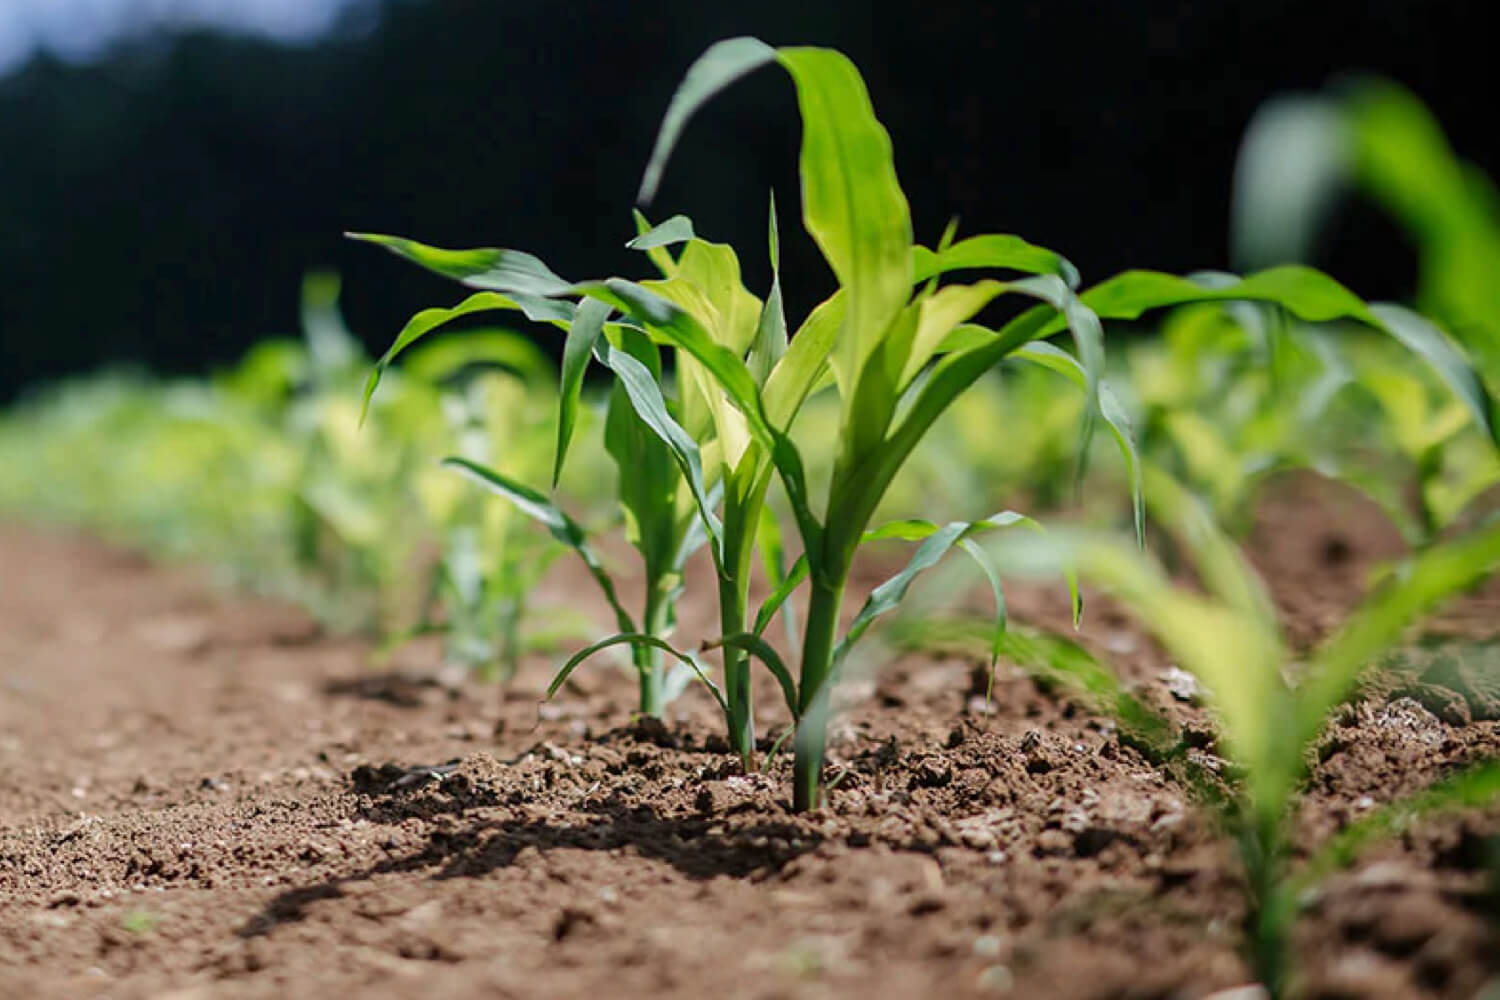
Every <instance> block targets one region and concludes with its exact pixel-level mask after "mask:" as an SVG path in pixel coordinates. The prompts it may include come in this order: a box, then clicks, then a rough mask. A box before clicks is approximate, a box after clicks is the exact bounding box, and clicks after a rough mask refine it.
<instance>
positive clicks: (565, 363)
mask: <svg viewBox="0 0 1500 1000" xmlns="http://www.w3.org/2000/svg"><path fill="white" fill-rule="evenodd" d="M609 314H610V308H609V305H608V304H607V303H604V302H600V301H598V300H597V299H586V300H584V301H583V302H582V303H580V304H579V306H578V312H577V314H576V315H575V316H574V318H573V324H572V326H571V327H569V328H568V338H567V340H566V341H564V342H563V356H562V373H561V378H560V384H559V386H558V395H557V452H556V455H555V456H554V458H553V460H552V488H553V489H554V490H555V489H557V481H558V480H559V479H560V478H562V470H563V462H564V460H565V459H566V458H567V454H568V444H569V443H570V442H571V441H572V440H573V428H574V427H575V426H576V425H577V423H578V402H579V397H580V396H581V395H582V393H583V375H584V372H585V370H587V368H588V364H589V356H590V355H591V354H592V353H593V351H594V345H595V344H596V343H597V342H598V340H599V335H600V334H601V333H602V332H603V330H604V321H605V320H606V319H608V318H609Z"/></svg>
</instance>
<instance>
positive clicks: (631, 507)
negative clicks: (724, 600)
mask: <svg viewBox="0 0 1500 1000" xmlns="http://www.w3.org/2000/svg"><path fill="white" fill-rule="evenodd" d="M350 235H351V237H352V238H355V239H360V240H364V241H366V242H370V243H374V244H376V245H379V246H383V247H385V248H386V249H388V250H390V251H391V252H392V253H394V254H396V255H397V256H400V257H403V258H405V259H408V260H411V261H413V262H415V263H417V264H420V265H422V266H423V267H426V268H427V269H429V270H431V271H434V272H436V273H438V274H441V275H443V276H445V277H449V278H452V279H454V280H456V281H459V282H461V283H463V284H465V285H468V286H470V287H474V288H479V289H483V290H482V291H479V292H476V293H475V294H473V295H470V296H469V297H468V298H466V299H464V300H463V301H462V302H460V303H459V304H458V305H456V306H453V307H452V308H446V309H442V308H435V309H424V310H423V311H421V312H419V313H417V314H416V315H415V316H413V317H412V318H411V320H409V321H408V322H407V324H406V325H405V326H404V327H403V328H402V330H401V331H400V332H399V333H398V334H397V336H396V338H395V341H394V342H393V343H392V345H391V347H390V348H389V349H388V350H387V351H386V353H385V354H384V355H383V356H382V357H381V358H380V359H379V360H378V361H377V362H376V363H375V366H374V369H373V370H372V371H371V373H370V375H369V378H368V380H367V382H366V386H365V408H366V411H368V409H369V407H370V403H371V400H372V399H373V398H374V394H375V390H376V388H377V387H378V385H379V384H380V381H381V378H382V376H383V374H384V373H385V371H386V369H387V368H389V366H390V365H391V364H392V362H394V361H395V360H396V358H397V357H399V356H400V355H401V354H402V353H403V352H405V351H406V350H407V349H408V348H410V347H411V346H412V345H413V344H415V343H416V342H417V341H419V340H421V339H422V338H423V337H426V336H427V335H428V334H430V333H432V332H433V331H435V330H438V329H440V328H441V327H443V326H445V325H446V324H448V323H450V322H452V321H454V320H457V319H461V318H463V317H467V316H471V315H475V314H478V313H483V312H493V311H505V310H508V311H519V312H521V313H522V314H523V315H525V316H526V317H527V318H528V319H530V320H532V321H535V322H542V323H547V324H550V325H553V326H555V327H557V328H558V329H561V330H563V331H564V332H565V333H566V335H567V340H566V344H565V346H564V351H563V363H562V370H561V375H560V382H561V399H562V401H563V402H562V404H561V406H560V407H559V411H558V420H557V432H556V450H555V455H556V457H555V461H554V463H553V474H552V484H553V487H554V488H555V487H556V486H557V483H558V479H559V477H560V476H561V473H562V467H563V459H564V456H565V455H566V452H567V449H568V446H569V443H570V442H571V440H572V438H573V434H574V431H575V428H576V426H577V423H578V419H579V407H580V405H581V393H582V387H583V376H584V367H585V365H586V363H587V360H588V356H589V354H590V353H591V352H597V353H599V354H600V355H601V357H602V358H604V359H607V362H608V363H610V364H611V366H612V367H614V366H618V367H619V368H623V369H625V370H626V371H628V372H629V373H630V375H631V378H630V379H628V380H627V379H623V378H622V379H620V380H619V381H618V382H617V383H616V385H615V386H614V388H613V390H612V391H611V394H610V398H609V403H608V408H607V413H606V417H605V427H604V441H605V449H606V451H607V452H608V453H609V456H610V458H611V459H612V460H613V462H614V463H615V465H616V467H617V469H618V472H619V477H618V499H619V505H620V509H621V511H622V513H623V515H624V518H625V525H626V535H627V537H628V539H629V541H630V543H631V545H632V546H633V547H634V548H635V549H636V551H637V552H638V553H639V555H640V557H641V562H642V566H643V574H642V576H643V578H644V579H643V590H644V596H643V607H642V611H641V616H640V619H639V624H637V619H635V618H634V617H632V615H631V614H630V612H629V611H627V610H626V608H625V606H624V604H623V603H622V602H621V599H620V595H619V588H617V586H616V584H615V580H614V577H613V576H612V575H611V574H610V572H609V570H608V569H607V568H606V566H605V564H604V562H603V561H602V559H601V558H600V557H599V555H598V553H597V552H596V551H595V548H594V546H593V544H592V543H591V542H590V541H589V537H588V532H587V531H586V530H585V529H584V528H583V526H582V525H581V524H579V522H578V521H576V520H575V519H574V518H573V517H571V516H570V515H569V514H568V513H567V512H566V511H565V510H564V509H563V508H562V506H561V505H560V504H559V503H558V502H557V501H556V500H555V499H554V498H552V497H550V496H548V495H547V494H546V493H544V492H542V491H541V490H538V489H536V488H535V487H533V486H531V485H530V484H528V483H527V482H525V481H523V480H522V479H520V478H517V477H516V476H515V475H513V474H511V472H509V471H506V472H502V471H500V470H497V469H495V468H493V467H492V466H491V465H489V464H486V463H485V462H482V461H478V460H475V459H474V458H471V457H465V456H463V455H456V456H450V457H449V458H446V459H444V460H443V465H444V466H446V467H447V468H449V469H451V470H454V471H456V472H458V473H460V474H462V475H464V476H467V477H468V478H469V479H471V480H473V481H474V482H476V483H478V484H479V485H480V486H482V487H484V488H485V489H487V490H489V491H490V492H492V493H494V494H495V495H497V496H500V497H502V498H504V499H505V500H507V501H509V502H510V503H511V504H513V505H514V506H515V508H516V509H517V510H519V511H520V512H521V513H523V514H525V515H526V516H528V517H530V518H532V519H533V520H535V521H537V522H539V523H541V524H542V525H544V526H545V527H546V528H547V530H548V531H549V532H550V533H551V535H552V537H553V538H554V539H556V540H557V541H558V542H560V543H562V544H563V545H564V546H566V547H567V548H569V549H571V550H572V551H573V552H574V553H575V554H576V555H577V556H578V557H579V558H580V559H581V560H582V562H583V563H584V565H585V566H586V567H587V569H588V571H589V574H590V575H591V576H592V578H593V579H594V581H595V582H596V583H597V584H598V586H599V588H600V590H601V592H602V593H603V595H604V598H605V600H606V601H607V602H608V604H609V607H610V610H611V611H612V612H613V615H614V619H615V626H616V628H617V630H618V632H617V634H618V635H621V636H628V637H630V645H631V664H632V666H633V668H634V669H635V672H636V675H637V681H638V691H639V709H640V712H641V714H642V715H647V716H653V717H657V718H660V717H662V716H663V714H664V711H665V707H666V705H667V704H668V703H669V702H670V701H671V700H672V699H673V698H675V697H676V696H677V695H678V694H680V693H681V691H682V690H683V689H684V688H685V687H686V685H687V683H688V682H689V681H690V680H691V679H692V677H693V676H694V673H695V672H699V673H701V670H700V666H699V663H698V661H697V660H696V659H695V658H684V657H678V659H679V661H680V662H679V663H676V664H674V665H673V667H672V669H670V670H668V669H667V667H666V664H665V662H664V656H663V654H664V652H667V651H671V646H670V645H669V644H668V643H667V637H668V636H669V635H670V634H671V632H672V629H673V627H674V626H675V624H676V603H677V599H678V597H679V596H680V594H681V592H682V586H683V569H684V566H685V564H686V563H687V560H688V559H689V557H691V556H692V554H693V553H694V552H696V551H697V550H698V549H699V548H701V547H702V546H703V544H704V543H705V542H706V541H707V540H708V538H709V534H708V532H707V531H706V530H705V525H706V524H707V523H709V522H708V520H707V519H706V518H701V517H700V515H701V514H702V512H703V511H705V510H707V509H709V505H710V498H709V495H708V493H707V491H706V488H705V487H704V485H703V481H702V476H701V471H699V470H690V469H689V468H688V467H687V466H685V465H683V464H680V463H679V460H678V454H677V452H676V451H675V450H674V449H673V448H672V447H671V445H670V444H669V443H668V442H667V441H666V440H664V439H663V437H662V436H660V435H659V434H658V432H657V429H656V427H655V426H653V425H652V423H651V422H650V421H652V420H656V421H658V422H659V421H661V420H666V421H667V422H668V423H669V424H670V426H672V427H674V428H675V427H678V425H677V424H676V422H675V420H674V419H673V417H672V415H671V414H670V412H669V411H668V404H667V402H666V400H665V399H664V398H663V397H662V395H661V392H660V389H659V383H660V381H661V377H662V367H661V366H662V360H661V352H660V350H659V348H658V346H657V344H656V343H654V342H653V341H652V340H651V339H650V338H649V337H648V336H647V335H646V334H645V332H644V331H643V330H642V329H641V328H640V327H639V326H631V325H626V324H622V323H618V322H616V323H608V322H607V321H608V320H609V316H610V313H611V310H610V308H609V307H608V306H607V305H605V304H604V303H602V302H599V301H596V300H586V301H583V302H581V303H575V302H571V301H562V300H560V299H559V298H558V296H560V295H561V294H563V293H564V292H565V291H567V290H568V289H570V288H571V286H570V285H569V284H568V283H567V282H564V281H563V280H562V279H561V278H558V277H557V276H556V275H555V274H553V273H552V271H551V270H550V269H549V268H547V266H546V265H545V264H543V263H542V262H541V261H540V260H538V259H537V258H535V257H533V256H531V255H530V254H525V253H521V252H519V251H512V250H467V251H453V250H440V249H438V248H435V247H428V246H425V245H423V244H420V243H416V242H413V241H411V240H406V239H402V238H400V237H392V236H381V235H375V234H364V233H356V234H350ZM606 328H607V329H608V336H607V337H606V336H605V331H606ZM640 392H645V393H648V394H650V395H652V400H651V404H650V405H647V406H643V407H642V410H643V411H644V412H646V413H648V414H650V415H651V416H650V417H646V418H643V417H642V416H640V415H639V414H638V413H637V409H636V406H635V405H634V400H633V398H632V394H633V393H640ZM679 429H680V428H679ZM502 457H503V456H502ZM690 472H691V473H692V474H689V473H690ZM591 648H594V647H591ZM565 677H566V672H564V673H560V674H559V676H558V679H557V681H556V682H555V683H554V685H553V688H552V691H554V692H555V691H556V689H557V687H558V686H560V685H561V683H562V680H563V679H565Z"/></svg>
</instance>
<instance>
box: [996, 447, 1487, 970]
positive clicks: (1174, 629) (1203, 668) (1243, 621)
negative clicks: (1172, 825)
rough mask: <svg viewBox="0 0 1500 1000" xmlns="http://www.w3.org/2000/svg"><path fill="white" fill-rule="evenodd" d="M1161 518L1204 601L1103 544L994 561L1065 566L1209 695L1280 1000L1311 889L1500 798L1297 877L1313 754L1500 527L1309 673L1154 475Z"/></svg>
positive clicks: (1384, 606)
mask: <svg viewBox="0 0 1500 1000" xmlns="http://www.w3.org/2000/svg"><path fill="white" fill-rule="evenodd" d="M1148 495H1149V496H1150V500H1151V504H1152V509H1153V511H1154V512H1155V514H1156V516H1158V517H1160V518H1162V519H1164V521H1166V522H1167V523H1169V524H1171V525H1172V526H1173V528H1174V531H1175V533H1176V534H1177V535H1178V536H1179V537H1180V538H1181V539H1182V541H1183V543H1184V545H1185V546H1186V548H1187V549H1188V550H1189V551H1191V552H1193V553H1194V555H1195V557H1196V566H1197V570H1198V575H1199V577H1200V579H1201V581H1202V583H1203V586H1204V590H1203V591H1199V590H1190V589H1187V588H1184V587H1182V586H1178V585H1175V584H1173V583H1172V582H1171V580H1170V578H1169V577H1168V575H1167V574H1166V572H1165V571H1164V570H1163V569H1162V568H1161V566H1160V564H1158V563H1157V562H1156V561H1155V560H1154V559H1152V558H1151V557H1149V556H1148V555H1146V554H1144V553H1143V552H1141V551H1139V550H1138V549H1137V548H1136V547H1134V546H1131V545H1128V544H1126V543H1124V542H1123V541H1121V540H1119V539H1117V538H1114V537H1110V536H1108V535H1104V534H1087V533H1080V534H1075V535H1058V534H1055V533H1054V534H1053V535H1052V536H1049V537H1048V538H1044V539H1030V538H1027V539H1006V540H1004V541H1003V542H1002V543H1001V544H1000V545H998V546H996V552H995V554H996V556H997V558H999V559H1000V561H1001V562H1002V563H1003V564H1004V565H1006V566H1007V567H1008V568H1009V569H1010V570H1011V571H1012V572H1016V573H1021V574H1027V575H1033V576H1035V575H1040V574H1042V573H1045V572H1049V571H1050V568H1051V567H1052V566H1053V565H1055V563H1056V561H1057V560H1059V559H1062V560H1066V561H1067V562H1068V563H1069V564H1070V565H1072V566H1074V567H1076V570H1077V572H1078V573H1079V575H1080V576H1081V577H1082V578H1083V579H1084V580H1086V581H1092V582H1094V583H1097V584H1099V585H1101V586H1102V587H1104V588H1105V589H1106V590H1107V591H1108V592H1110V593H1111V594H1113V595H1114V596H1115V597H1117V598H1118V599H1119V600H1120V601H1122V602H1123V603H1124V604H1125V605H1126V606H1127V607H1128V608H1129V609H1130V610H1131V611H1132V613H1134V614H1135V615H1136V617H1137V618H1138V619H1139V620H1140V621H1141V623H1142V624H1143V625H1145V626H1146V627H1147V628H1148V629H1150V631H1151V632H1152V633H1153V634H1154V635H1155V636H1156V637H1157V638H1158V639H1159V640H1160V641H1161V642H1162V644H1163V645H1164V646H1166V647H1167V649H1168V651H1169V652H1170V653H1171V654H1172V655H1173V657H1174V658H1175V659H1176V660H1177V661H1178V662H1179V663H1181V664H1182V666H1183V667H1184V668H1186V669H1187V670H1189V671H1191V672H1192V673H1194V674H1195V675H1196V676H1197V677H1198V678H1199V680H1200V681H1201V682H1202V683H1203V684H1204V686H1205V687H1207V688H1208V690H1209V691H1210V692H1211V694H1212V701H1213V704H1214V707H1215V708H1216V710H1217V713H1218V716H1219V718H1220V724H1221V727H1222V730H1223V745H1224V746H1225V748H1226V752H1227V754H1228V756H1229V757H1230V758H1231V759H1232V760H1233V762H1234V763H1235V764H1236V765H1238V771H1239V774H1240V775H1242V779H1241V782H1240V785H1239V789H1238V792H1237V794H1236V796H1235V799H1234V800H1233V801H1232V803H1231V809H1230V811H1229V813H1228V815H1227V817H1226V819H1227V821H1228V822H1229V824H1230V827H1231V829H1232V830H1233V832H1234V836H1235V839H1236V843H1237V845H1238V847H1239V853H1240V857H1241V860H1242V862H1243V864H1244V867H1245V871H1246V876H1247V881H1248V892H1249V901H1250V914H1249V919H1248V927H1247V931H1248V951H1249V957H1250V960H1251V963H1252V966H1253V967H1254V969H1255V972H1256V974H1257V976H1258V977H1259V978H1260V981H1261V982H1262V983H1263V984H1264V985H1265V986H1266V987H1267V988H1268V989H1269V990H1271V992H1272V993H1273V994H1274V995H1280V994H1281V992H1282V991H1283V990H1284V988H1285V987H1286V984H1287V974H1288V958H1287V954H1286V949H1287V935H1288V934H1289V932H1290V929H1291V924H1292V922H1293V920H1294V918H1295V915H1296V907H1297V899H1298V895H1299V893H1300V892H1301V891H1303V890H1304V889H1306V888H1307V887H1308V885H1309V884H1310V879H1312V878H1315V877H1316V876H1317V875H1318V874H1320V873H1322V872H1324V871H1326V870H1328V868H1329V867H1331V866H1332V865H1334V864H1337V863H1339V862H1340V861H1344V860H1347V859H1349V858H1350V857H1352V856H1353V852H1354V850H1355V848H1356V847H1357V846H1358V844H1359V843H1362V842H1363V841H1365V840H1368V839H1370V838H1371V837H1373V836H1375V835H1377V834H1379V833H1380V832H1381V831H1383V830H1389V829H1391V828H1399V826H1400V825H1401V824H1402V823H1405V822H1409V820H1410V818H1411V817H1413V816H1415V815H1417V814H1419V813H1420V812H1423V811H1431V810H1432V809H1434V808H1438V807H1443V806H1453V805H1464V804H1476V803H1482V802H1485V801H1491V800H1493V799H1494V798H1496V797H1497V796H1500V767H1495V766H1493V765H1491V766H1487V767H1481V768H1480V769H1479V770H1475V771H1471V772H1466V773H1465V774H1463V775H1461V776H1459V777H1457V778H1455V779H1453V780H1452V781H1450V782H1448V783H1446V784H1444V785H1441V786H1439V787H1437V788H1435V789H1430V790H1429V791H1428V792H1427V793H1425V795H1423V796H1419V797H1418V798H1417V799H1416V800H1412V801H1408V802H1406V803H1400V804H1396V805H1393V806H1390V807H1388V808H1387V809H1385V810H1382V811H1381V812H1380V814H1379V815H1378V816H1377V817H1375V818H1372V819H1371V820H1369V821H1368V822H1366V823H1362V824H1361V825H1360V826H1359V827H1357V828H1354V829H1352V830H1350V831H1346V832H1345V834H1343V835H1342V836H1341V837H1340V838H1337V839H1336V840H1335V841H1334V842H1332V843H1330V844H1329V845H1327V846H1326V847H1325V848H1324V850H1323V853H1320V854H1316V855H1315V856H1314V858H1313V859H1312V860H1311V861H1310V862H1308V864H1307V866H1306V867H1305V868H1304V869H1303V871H1302V872H1301V873H1300V874H1298V873H1294V872H1293V871H1292V870H1291V868H1290V864H1289V857H1288V852H1289V840H1288V838H1289V824H1290V822H1291V819H1292V815H1291V814H1292V810H1293V806H1294V803H1295V799H1296V794H1297V790H1298V787H1299V784H1300V782H1301V781H1302V779H1303V778H1304V777H1305V775H1306V773H1307V762H1308V757H1309V750H1310V748H1311V747H1312V745H1313V743H1314V742H1315V741H1316V740H1317V739H1318V738H1319V736H1320V734H1321V733H1322V731H1323V728H1324V726H1325V725H1326V723H1327V720H1328V718H1329V716H1330V714H1331V713H1332V712H1333V711H1334V710H1335V709H1336V708H1337V706H1339V705H1340V704H1341V703H1342V702H1343V700H1344V699H1345V698H1346V697H1347V696H1348V695H1349V693H1350V692H1351V690H1352V689H1353V687H1354V684H1355V682H1356V681H1357V679H1358V678H1359V676H1360V674H1361V672H1362V671H1363V669H1364V668H1365V667H1366V666H1368V665H1370V664H1372V663H1374V662H1375V661H1376V660H1377V658H1378V657H1379V656H1380V654H1382V653H1383V652H1384V651H1386V650H1388V649H1390V648H1391V647H1393V646H1394V645H1395V644H1396V643H1397V642H1398V641H1399V640H1400V639H1401V636H1402V633H1403V631H1404V630H1405V629H1406V628H1407V627H1408V626H1410V625H1413V624H1415V623H1417V622H1419V621H1420V620H1421V619H1422V617H1423V616H1424V615H1426V614H1427V613H1429V612H1430V611H1431V610H1432V609H1433V608H1435V607H1436V606H1437V605H1439V604H1440V603H1441V602H1442V601H1443V600H1445V599H1446V598H1449V597H1451V596H1453V595H1455V594H1457V593H1459V592H1461V591H1463V590H1464V589H1466V588H1468V587H1469V586H1471V585H1472V584H1474V583H1475V582H1476V581H1479V580H1482V579H1484V578H1485V577H1487V576H1489V575H1490V574H1493V573H1494V572H1495V571H1496V570H1497V569H1500V522H1491V523H1490V524H1489V525H1487V526H1485V527H1482V528H1480V529H1479V530H1476V531H1474V532H1472V533H1470V534H1468V535H1466V536H1464V537H1462V538H1460V539H1457V540H1454V541H1450V542H1444V543H1440V544H1437V545H1434V546H1432V547H1430V548H1428V549H1426V550H1424V551H1423V552H1421V553H1420V554H1418V555H1417V556H1415V557H1413V558H1412V559H1411V560H1410V561H1409V562H1408V563H1406V564H1404V565H1403V566H1401V567H1400V568H1399V569H1398V570H1397V571H1396V572H1394V573H1392V574H1391V575H1390V576H1389V577H1388V578H1387V579H1385V580H1384V581H1383V583H1382V584H1381V585H1380V586H1379V587H1378V588H1377V589H1376V590H1374V591H1373V592H1372V593H1371V594H1370V596H1369V597H1368V598H1367V599H1366V600H1365V602H1364V603H1363V604H1362V605H1361V606H1360V607H1359V608H1358V609H1357V610H1356V611H1355V612H1354V613H1353V614H1352V615H1351V616H1350V618H1349V619H1348V620H1347V621H1346V622H1345V623H1344V625H1343V627H1342V629H1341V630H1340V631H1339V632H1338V633H1337V634H1336V635H1335V636H1333V637H1332V638H1331V639H1329V640H1328V641H1327V642H1326V643H1324V644H1323V645H1322V646H1321V647H1319V648H1317V649H1316V650H1314V651H1312V652H1311V653H1310V654H1309V655H1308V656H1307V657H1306V659H1305V661H1304V662H1302V663H1300V664H1299V663H1295V662H1294V657H1293V655H1292V653H1291V651H1290V650H1289V649H1288V648H1287V646H1286V644H1285V642H1284V641H1283V639H1282V636H1281V632H1280V629H1279V626H1278V624H1277V621H1276V618H1275V613H1274V610H1273V608H1272V605H1271V602H1270V600H1269V598H1268V596H1267V595H1266V594H1265V592H1264V591H1263V589H1262V587H1261V584H1260V582H1259V580H1258V579H1257V578H1256V577H1255V576H1254V574H1253V572H1252V571H1251V570H1250V569H1249V567H1248V566H1247V565H1246V564H1245V562H1244V560H1243V557H1242V556H1241V554H1240V552H1239V551H1238V550H1237V549H1236V548H1235V547H1234V546H1233V544H1232V543H1230V542H1229V541H1228V539H1227V538H1225V537H1224V536H1223V535H1222V534H1220V533H1219V532H1218V530H1217V529H1216V528H1215V527H1214V526H1213V524H1212V522H1211V520H1210V519H1209V517H1208V516H1207V513H1206V512H1205V511H1204V509H1203V508H1202V507H1201V506H1200V505H1199V504H1198V503H1197V502H1196V501H1194V500H1192V499H1191V498H1190V497H1189V496H1188V495H1187V494H1186V493H1185V491H1183V490H1182V489H1181V488H1180V487H1177V486H1176V485H1175V484H1174V483H1172V482H1171V481H1170V480H1168V479H1166V478H1165V477H1162V476H1160V475H1153V476H1152V479H1151V487H1150V490H1149V494H1148Z"/></svg>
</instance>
